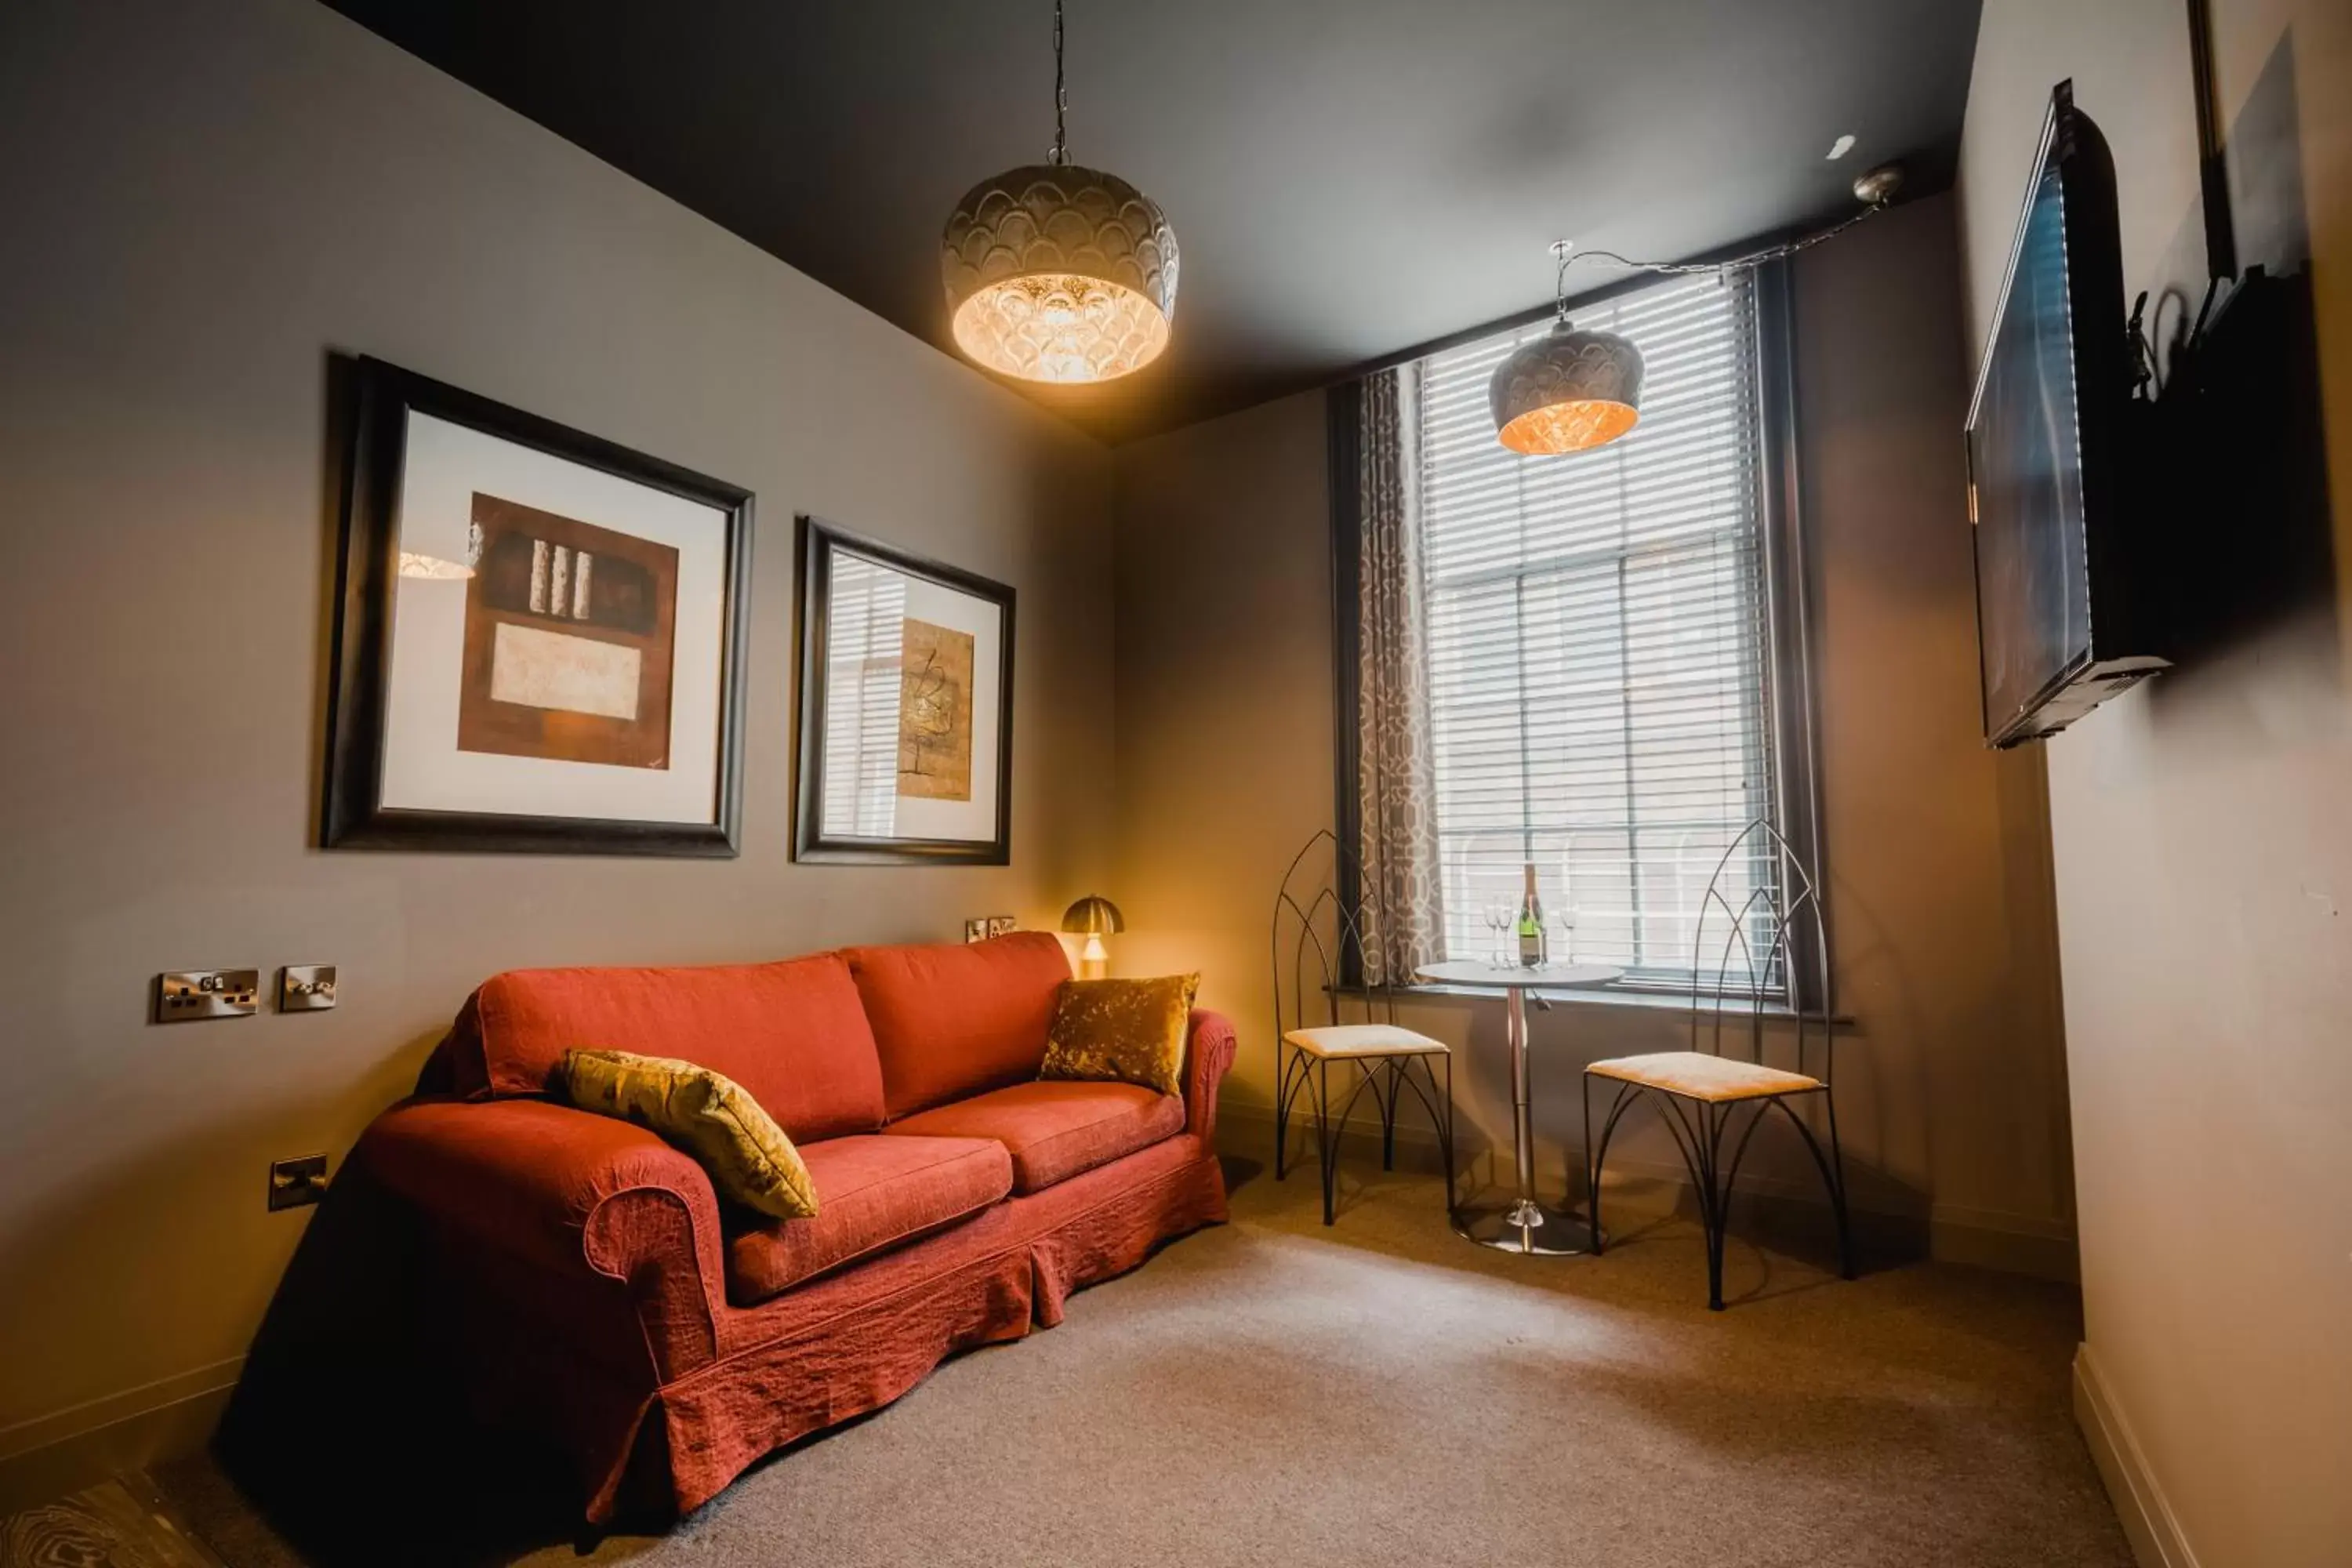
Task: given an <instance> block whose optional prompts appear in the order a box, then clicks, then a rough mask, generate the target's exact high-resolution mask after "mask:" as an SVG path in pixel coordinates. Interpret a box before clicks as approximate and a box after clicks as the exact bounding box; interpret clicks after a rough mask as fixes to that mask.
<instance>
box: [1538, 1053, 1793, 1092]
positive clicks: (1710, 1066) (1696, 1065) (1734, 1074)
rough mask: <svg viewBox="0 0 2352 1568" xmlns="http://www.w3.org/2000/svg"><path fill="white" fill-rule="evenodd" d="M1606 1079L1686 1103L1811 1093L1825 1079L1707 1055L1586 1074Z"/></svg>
mask: <svg viewBox="0 0 2352 1568" xmlns="http://www.w3.org/2000/svg"><path fill="white" fill-rule="evenodd" d="M1584 1070H1585V1071H1587V1072H1589V1073H1593V1074H1596V1075H1597V1076H1599V1077H1601V1078H1613V1079H1622V1080H1623V1081H1625V1082H1627V1083H1638V1084H1640V1085H1642V1086H1643V1087H1644V1088H1646V1089H1664V1090H1665V1091H1666V1092H1667V1093H1668V1094H1679V1095H1681V1096H1683V1097H1684V1098H1685V1100H1761V1099H1763V1098H1765V1097H1767V1096H1769V1095H1775V1094H1809V1093H1811V1092H1812V1091H1813V1090H1815V1089H1820V1088H1821V1087H1822V1080H1821V1079H1817V1078H1808V1077H1806V1076H1805V1075H1804V1074H1803V1073H1801V1072H1783V1071H1781V1070H1780V1068H1768V1067H1764V1066H1762V1065H1760V1064H1759V1063H1756V1062H1743V1061H1740V1060H1738V1058H1728V1057H1717V1056H1709V1055H1708V1054H1707V1053H1706V1052H1705V1051H1658V1052H1655V1053H1654V1054H1652V1055H1649V1056H1645V1057H1618V1058H1613V1059H1612V1060H1610V1061H1605V1062H1594V1063H1593V1064H1592V1065H1591V1067H1589V1068H1585V1069H1584Z"/></svg>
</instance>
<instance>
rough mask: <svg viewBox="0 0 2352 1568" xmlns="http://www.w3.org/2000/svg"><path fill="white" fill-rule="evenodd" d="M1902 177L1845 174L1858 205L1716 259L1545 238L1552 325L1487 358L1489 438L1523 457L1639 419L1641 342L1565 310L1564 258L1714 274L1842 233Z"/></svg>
mask: <svg viewBox="0 0 2352 1568" xmlns="http://www.w3.org/2000/svg"><path fill="white" fill-rule="evenodd" d="M1902 183H1903V171H1902V170H1901V168H1900V167H1899V166H1897V165H1895V164H1893V163H1886V164H1882V165H1880V166H1879V167H1878V168H1875V169H1873V170H1871V171H1870V172H1869V173H1868V174H1864V175H1863V176H1862V177H1861V178H1860V179H1858V180H1856V181H1854V183H1853V195H1854V199H1855V200H1857V201H1859V202H1861V203H1863V204H1864V206H1863V210H1862V211H1860V212H1858V213H1856V214H1854V215H1853V216H1852V217H1850V218H1847V219H1845V220H1844V221H1843V222H1842V223H1838V224H1834V225H1832V226H1830V227H1828V228H1825V229H1823V230H1822V231H1821V232H1820V233H1818V234H1811V235H1807V236H1806V237H1804V238H1802V239H1795V240H1790V241H1789V242H1787V243H1786V244H1782V245H1771V246H1767V247H1764V248H1763V249H1761V250H1753V251H1750V252H1748V254H1747V255H1745V256H1735V257H1732V258H1729V259H1727V260H1724V261H1633V260H1630V259H1628V258H1625V257H1622V256H1620V255H1618V254H1617V253H1616V252H1615V251H1613V250H1579V249H1577V248H1576V247H1575V245H1574V244H1573V243H1572V242H1571V241H1569V240H1565V239H1561V240H1555V241H1553V243H1552V247H1551V254H1552V258H1553V260H1554V262H1555V263H1556V269H1555V271H1554V274H1553V282H1552V290H1553V298H1554V303H1555V313H1554V316H1553V321H1552V328H1551V331H1549V332H1547V333H1546V334H1544V335H1543V336H1542V337H1540V338H1538V339H1537V340H1536V341H1535V342H1531V343H1525V344H1522V345H1521V346H1520V347H1519V348H1518V349H1517V350H1516V351H1515V352H1514V353H1512V354H1511V356H1510V357H1509V358H1508V359H1507V360H1505V361H1504V362H1503V363H1501V364H1499V365H1497V366H1496V368H1495V378H1494V379H1493V380H1492V381H1490V382H1488V383H1487V384H1486V401H1487V405H1488V407H1489V408H1490V409H1491V410H1492V411H1493V413H1494V416H1495V439H1496V440H1497V441H1499V442H1501V443H1502V444H1503V445H1504V446H1506V447H1509V448H1510V449H1511V450H1512V451H1514V452H1519V453H1524V454H1526V455H1528V456H1531V457H1532V456H1544V455H1549V454H1554V453H1562V452H1589V451H1591V450H1592V449H1593V448H1594V447H1605V446H1607V445H1608V444H1609V443H1610V442H1612V441H1614V440H1616V439H1617V438H1618V437H1621V436H1622V435H1624V434H1625V433H1626V432H1627V431H1629V430H1631V429H1633V426H1635V425H1636V424H1638V423H1640V421H1641V417H1642V376H1643V363H1642V351H1641V350H1640V349H1638V348H1636V347H1634V346H1633V341H1632V340H1631V339H1629V338H1625V337H1622V336H1620V335H1619V334H1618V333H1615V332H1606V331H1585V330H1584V329H1582V328H1580V327H1579V326H1577V325H1576V323H1575V322H1574V321H1570V319H1569V314H1568V268H1569V265H1570V263H1571V262H1575V261H1580V260H1583V259H1586V258H1591V259H1592V260H1596V261H1608V262H1613V263H1615V264H1616V265H1617V266H1619V267H1622V268H1627V269H1628V270H1631V271H1635V272H1658V273H1667V274H1676V275H1688V274H1698V273H1708V272H1712V273H1714V274H1716V275H1717V277H1721V276H1723V275H1725V274H1727V273H1730V272H1735V271H1738V270H1741V269H1742V268H1753V267H1761V266H1763V265H1764V264H1765V263H1766V262H1768V261H1778V260H1780V259H1781V258H1784V257H1790V256H1794V255H1796V254H1797V253H1798V252H1799V251H1801V250H1806V249H1810V248H1811V247H1813V246H1816V245H1819V244H1821V243H1822V241H1823V240H1825V239H1829V238H1832V237H1834V236H1837V235H1841V234H1843V233H1844V232H1845V231H1846V230H1847V229H1849V228H1852V227H1853V226H1854V225H1855V224H1858V223H1860V222H1862V221H1863V219H1864V218H1866V217H1869V216H1872V215H1874V214H1875V213H1879V212H1883V211H1885V207H1886V204H1887V203H1888V202H1889V201H1891V200H1893V199H1894V196H1895V191H1896V189H1897V188H1898V187H1900V185H1901V184H1902Z"/></svg>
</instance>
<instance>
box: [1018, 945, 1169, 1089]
mask: <svg viewBox="0 0 2352 1568" xmlns="http://www.w3.org/2000/svg"><path fill="white" fill-rule="evenodd" d="M1200 988H1201V977H1200V976H1199V975H1197V974H1170V975H1164V976H1162V977H1161V978H1160V979H1158V980H1065V981H1064V982H1062V989H1061V991H1060V992H1059V993H1058V994H1056V995H1055V998H1054V1023H1053V1026H1052V1027H1051V1028H1049V1029H1048V1030H1047V1031H1046V1032H1045V1065H1044V1066H1043V1067H1041V1068H1038V1069H1037V1076H1038V1077H1039V1078H1075V1079H1105V1080H1109V1081H1113V1082H1118V1083H1139V1084H1142V1085H1144V1086H1145V1087H1146V1088H1149V1089H1158V1090H1159V1091H1160V1093H1162V1094H1175V1093H1177V1092H1179V1091H1180V1090H1181V1089H1182V1088H1183V1086H1184V1040H1185V1037H1186V1035H1187V1034H1188V1033H1189V1031H1190V1024H1191V1018H1192V994H1193V993H1194V992H1196V991H1198V990H1199V989H1200Z"/></svg>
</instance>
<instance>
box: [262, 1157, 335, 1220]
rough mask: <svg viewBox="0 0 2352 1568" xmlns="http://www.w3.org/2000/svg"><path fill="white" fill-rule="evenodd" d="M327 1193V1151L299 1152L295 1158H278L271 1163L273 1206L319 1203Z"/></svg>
mask: <svg viewBox="0 0 2352 1568" xmlns="http://www.w3.org/2000/svg"><path fill="white" fill-rule="evenodd" d="M326 1195H327V1157H326V1156H325V1155H324V1154H298V1155H296V1156H295V1157H294V1158H293V1159H291V1160H275V1161H272V1162H271V1163H270V1166H269V1207H270V1209H271V1211H272V1212H273V1213H274V1212H276V1211H277V1210H278V1209H299V1208H300V1207H302V1206H303V1205H306V1204H315V1203H317V1202H318V1201H319V1200H320V1198H322V1197H324V1196H326Z"/></svg>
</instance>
